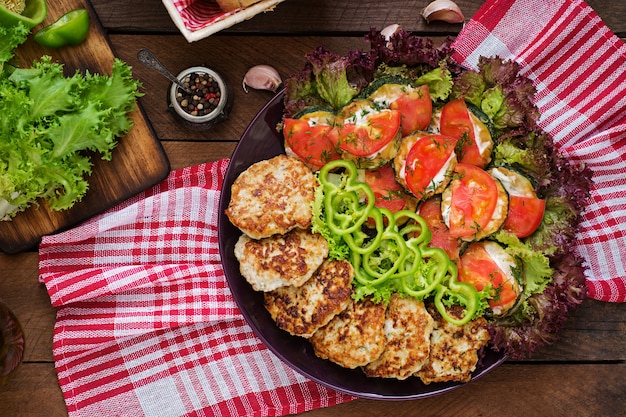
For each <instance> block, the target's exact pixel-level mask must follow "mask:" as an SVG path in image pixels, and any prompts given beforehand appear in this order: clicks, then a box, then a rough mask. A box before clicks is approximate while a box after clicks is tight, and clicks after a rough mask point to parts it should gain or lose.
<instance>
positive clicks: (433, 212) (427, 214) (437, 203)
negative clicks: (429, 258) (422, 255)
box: [417, 195, 461, 262]
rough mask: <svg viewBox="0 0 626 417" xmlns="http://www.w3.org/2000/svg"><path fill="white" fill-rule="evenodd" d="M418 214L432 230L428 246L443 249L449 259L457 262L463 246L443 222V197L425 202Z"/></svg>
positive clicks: (434, 197) (435, 197) (432, 198)
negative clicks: (451, 234)
mask: <svg viewBox="0 0 626 417" xmlns="http://www.w3.org/2000/svg"><path fill="white" fill-rule="evenodd" d="M417 214H419V215H420V216H421V217H422V218H423V219H424V220H426V224H427V225H428V229H430V234H431V239H430V243H429V244H428V246H430V247H432V248H439V249H443V250H444V251H445V252H446V253H447V254H448V257H449V258H450V259H451V260H452V261H454V262H456V261H457V260H458V259H459V251H460V249H461V245H460V242H459V240H458V239H457V238H454V237H452V236H450V230H448V226H446V224H445V223H444V221H443V216H442V215H441V196H439V195H436V196H433V197H431V198H429V199H427V200H426V201H424V202H423V203H422V204H421V205H420V207H419V210H418V212H417Z"/></svg>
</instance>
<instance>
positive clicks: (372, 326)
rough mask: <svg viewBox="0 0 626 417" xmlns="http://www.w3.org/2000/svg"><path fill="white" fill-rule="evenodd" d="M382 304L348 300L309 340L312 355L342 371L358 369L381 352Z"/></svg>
mask: <svg viewBox="0 0 626 417" xmlns="http://www.w3.org/2000/svg"><path fill="white" fill-rule="evenodd" d="M386 310H387V306H386V305H385V303H378V304H375V303H373V302H372V301H371V300H369V299H367V300H361V301H353V300H350V304H349V305H348V307H347V308H346V309H345V310H344V311H342V312H341V313H339V314H337V315H336V316H335V317H334V318H333V319H332V320H331V321H330V323H328V324H327V325H326V326H324V327H322V328H321V329H319V330H318V331H316V332H315V333H314V334H313V336H312V337H311V339H309V340H310V342H311V345H313V349H314V350H315V354H316V355H317V356H318V357H320V358H322V359H328V360H330V361H332V362H334V363H336V364H338V365H341V366H343V367H345V368H350V369H354V368H358V367H359V366H364V365H367V364H368V363H370V362H372V361H373V360H375V359H376V358H378V357H379V356H380V355H381V354H382V353H383V350H384V349H385V341H386V338H385V330H384V324H385V311H386Z"/></svg>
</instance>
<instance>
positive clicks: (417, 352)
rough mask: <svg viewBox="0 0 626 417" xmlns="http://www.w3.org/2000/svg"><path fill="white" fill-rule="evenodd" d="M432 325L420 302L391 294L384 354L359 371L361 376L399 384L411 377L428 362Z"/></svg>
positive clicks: (386, 322)
mask: <svg viewBox="0 0 626 417" xmlns="http://www.w3.org/2000/svg"><path fill="white" fill-rule="evenodd" d="M433 325H434V321H433V318H432V317H431V316H430V314H429V313H428V311H426V307H424V303H423V302H422V301H418V300H416V299H414V298H409V297H401V296H399V295H397V294H394V295H393V296H392V297H391V300H390V302H389V306H388V307H387V314H386V318H385V334H386V338H387V340H386V344H385V350H384V352H383V353H382V355H381V356H380V357H379V358H378V359H376V360H375V361H373V362H371V363H370V364H368V365H366V366H365V367H364V368H363V370H364V371H365V374H366V375H367V376H370V377H381V378H397V379H400V380H403V379H406V378H408V377H410V376H411V375H413V374H414V373H415V372H417V371H418V370H419V369H420V368H421V367H422V366H423V365H424V364H425V363H426V361H427V360H428V355H429V352H430V333H431V332H432V330H433Z"/></svg>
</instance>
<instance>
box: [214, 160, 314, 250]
mask: <svg viewBox="0 0 626 417" xmlns="http://www.w3.org/2000/svg"><path fill="white" fill-rule="evenodd" d="M316 186H317V179H316V178H315V176H314V175H313V172H312V171H311V169H310V168H308V167H307V166H306V165H305V164H304V163H303V162H301V161H299V160H297V159H295V158H290V157H288V156H286V155H284V154H281V155H278V156H275V157H273V158H271V159H268V160H263V161H260V162H257V163H255V164H253V165H251V166H250V167H249V168H248V169H247V170H245V171H244V172H242V173H241V174H240V175H239V176H238V177H237V179H235V181H234V182H233V185H232V187H231V199H230V202H229V204H228V208H227V209H226V215H227V216H228V218H229V219H230V221H231V223H232V224H233V225H234V226H236V227H237V228H239V229H240V230H241V231H242V232H244V233H245V234H247V235H248V236H250V237H251V238H253V239H262V238H264V237H269V236H272V235H276V234H284V233H287V232H288V231H290V230H292V229H294V228H302V229H307V228H308V227H309V226H310V224H311V218H312V215H313V212H312V203H313V200H314V199H315V187H316Z"/></svg>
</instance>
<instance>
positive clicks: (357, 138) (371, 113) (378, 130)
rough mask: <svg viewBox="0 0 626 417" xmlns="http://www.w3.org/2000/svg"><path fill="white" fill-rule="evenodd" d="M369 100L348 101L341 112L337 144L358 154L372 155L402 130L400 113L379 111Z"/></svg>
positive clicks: (358, 155)
mask: <svg viewBox="0 0 626 417" xmlns="http://www.w3.org/2000/svg"><path fill="white" fill-rule="evenodd" d="M372 104H373V103H372V102H370V101H369V100H357V101H354V102H352V103H351V104H348V105H347V106H346V107H345V108H344V109H343V110H342V111H341V113H340V114H339V116H338V120H343V122H342V123H340V125H339V135H338V136H336V137H335V139H336V145H337V146H338V147H339V148H340V149H341V150H343V151H344V152H348V153H350V154H352V155H354V156H357V157H363V156H370V155H372V154H374V153H376V152H378V151H380V150H382V149H383V148H384V147H385V146H387V145H388V144H389V143H391V141H392V140H394V139H395V138H396V137H398V133H399V132H400V119H401V118H400V112H399V111H397V110H390V109H383V110H377V109H375V108H374V107H372Z"/></svg>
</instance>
